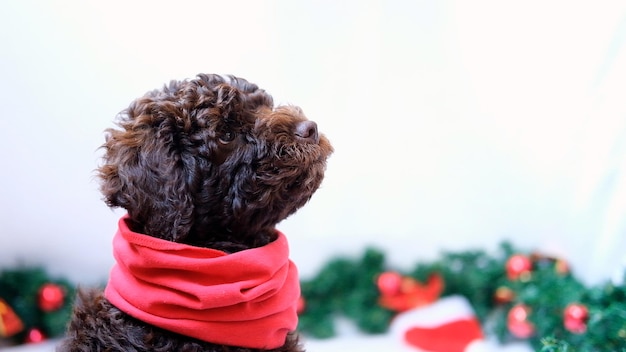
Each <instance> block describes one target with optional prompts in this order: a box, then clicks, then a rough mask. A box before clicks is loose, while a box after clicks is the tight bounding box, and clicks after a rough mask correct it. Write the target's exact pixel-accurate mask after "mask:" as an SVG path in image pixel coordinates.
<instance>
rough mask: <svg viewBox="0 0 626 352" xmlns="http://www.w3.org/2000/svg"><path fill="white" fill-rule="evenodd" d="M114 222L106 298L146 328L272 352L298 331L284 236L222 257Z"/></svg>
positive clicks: (296, 292) (296, 288) (294, 280)
mask: <svg viewBox="0 0 626 352" xmlns="http://www.w3.org/2000/svg"><path fill="white" fill-rule="evenodd" d="M127 219H128V216H125V217H123V218H122V219H120V221H119V230H118V231H117V234H116V235H115V238H114V239H113V251H114V256H115V259H116V260H117V265H115V266H114V267H113V269H112V270H111V275H110V278H109V282H108V284H107V287H106V289H105V297H106V298H107V299H108V300H109V301H110V302H111V303H112V304H113V305H115V306H116V307H117V308H119V309H120V310H122V311H123V312H125V313H127V314H129V315H130V316H133V317H135V318H137V319H139V320H141V321H144V322H146V323H148V324H151V325H154V326H158V327H160V328H163V329H166V330H169V331H173V332H176V333H179V334H182V335H186V336H191V337H194V338H197V339H199V340H203V341H207V342H211V343H216V344H222V345H231V346H239V347H247V348H262V349H272V348H277V347H280V346H282V345H283V344H284V343H285V338H286V335H287V333H288V332H289V331H293V330H295V328H296V325H297V324H298V316H297V314H296V303H297V300H298V297H299V296H300V285H299V282H298V273H297V269H296V267H295V265H294V264H293V263H292V262H291V261H290V260H289V247H288V245H287V239H286V237H285V235H283V234H282V233H280V232H278V231H277V232H278V238H277V239H276V240H275V241H274V242H271V243H269V244H267V245H265V246H263V247H259V248H253V249H248V250H244V251H241V252H236V253H232V254H227V253H225V252H222V251H218V250H215V249H210V248H202V247H194V246H190V245H185V244H181V243H175V242H170V241H166V240H162V239H158V238H155V237H151V236H147V235H143V234H140V233H136V232H133V231H131V230H130V229H129V228H128V225H127V223H126V220H127Z"/></svg>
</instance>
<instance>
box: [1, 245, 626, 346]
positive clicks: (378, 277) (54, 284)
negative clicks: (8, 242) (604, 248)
mask: <svg viewBox="0 0 626 352" xmlns="http://www.w3.org/2000/svg"><path fill="white" fill-rule="evenodd" d="M513 258H514V259H513ZM625 274H626V273H625ZM625 281H626V275H625V277H624V280H622V281H619V280H614V281H612V282H606V283H603V284H601V285H597V286H593V287H586V286H585V285H583V283H582V282H581V281H580V280H578V279H577V278H576V277H575V276H574V275H573V273H572V270H571V268H570V266H569V265H568V263H567V262H566V261H565V260H564V259H561V258H555V257H551V256H548V255H544V254H542V253H538V252H534V253H530V254H528V253H524V252H523V251H520V250H518V249H516V248H513V246H511V245H510V244H509V243H503V244H502V245H501V246H500V248H499V251H498V252H497V253H495V254H488V253H486V252H485V251H482V250H468V251H463V252H456V253H454V252H444V253H442V255H441V257H440V258H439V259H437V260H435V261H432V262H420V263H417V264H416V265H415V266H414V267H413V268H412V269H411V268H410V269H409V270H408V271H399V270H397V269H396V268H390V267H388V266H387V265H386V264H385V256H384V254H383V253H382V252H381V251H380V250H377V249H374V248H369V249H367V250H366V251H365V253H364V254H363V255H362V256H360V257H358V258H356V259H354V258H347V257H340V258H335V259H332V260H331V261H330V262H329V263H327V264H326V265H325V266H324V267H323V268H322V269H321V270H320V272H319V273H318V274H317V275H316V276H315V277H313V278H310V279H307V280H305V279H303V280H302V281H301V286H302V296H301V298H300V300H299V303H298V312H299V315H300V324H299V330H300V331H302V332H303V333H304V334H306V335H311V336H314V337H318V338H325V337H331V336H334V335H335V334H336V333H337V332H336V330H335V318H336V317H338V316H344V317H346V318H348V319H349V320H351V321H353V322H354V324H355V325H356V326H357V327H358V328H359V329H360V330H361V331H363V332H365V333H371V334H376V333H384V332H386V331H389V330H391V331H392V333H394V334H396V336H397V337H398V338H399V339H402V340H403V341H405V342H406V343H407V344H409V345H411V346H415V347H419V346H421V348H431V350H433V351H437V348H440V349H441V348H443V349H441V350H442V351H447V352H451V351H464V352H469V351H470V350H472V351H476V348H478V349H479V350H480V349H481V347H480V346H481V341H483V340H481V337H482V336H491V337H495V338H497V339H498V340H499V341H500V342H501V343H507V342H509V341H513V340H520V339H522V340H525V341H527V342H528V343H529V344H530V345H531V346H532V347H533V348H534V349H535V350H536V351H541V352H587V351H594V352H595V351H598V352H626V285H625V284H624V282H625ZM74 294H75V288H74V287H73V285H71V284H70V283H69V282H68V281H67V280H63V279H53V278H50V277H49V276H48V274H47V273H46V272H45V270H44V269H43V268H40V267H34V268H33V267H22V266H20V267H18V268H14V269H4V270H0V346H5V345H7V344H20V343H26V342H31V343H32V342H38V341H44V340H45V339H48V338H54V337H58V336H60V335H61V334H62V333H63V332H64V329H65V325H66V323H67V320H68V318H69V314H70V311H71V298H73V297H74ZM459 297H460V298H462V299H463V300H466V302H469V306H470V307H471V314H467V315H463V314H460V315H459V312H467V311H468V310H464V309H462V308H458V307H457V308H455V309H454V311H455V312H456V313H457V316H456V317H452V318H450V317H448V318H446V319H441V318H437V317H438V316H439V315H438V313H436V312H437V311H440V310H443V311H446V309H444V308H445V307H448V308H447V310H449V307H450V306H454V305H452V304H450V301H452V299H451V298H454V299H458V298H459ZM420 312H421V313H420ZM401 323H402V324H404V325H402V324H401ZM459 331H462V332H463V333H464V334H466V336H465V337H464V338H461V336H460V335H458V332H459ZM426 335H428V336H429V337H430V338H431V339H430V340H428V341H426V339H425V338H424V336H426ZM450 336H457V337H458V338H455V339H453V340H455V341H456V342H453V341H447V342H446V340H450V339H446V337H450ZM429 343H432V344H433V345H429ZM446 343H448V345H446ZM435 344H436V345H437V346H435ZM439 344H441V345H439ZM443 346H445V347H443Z"/></svg>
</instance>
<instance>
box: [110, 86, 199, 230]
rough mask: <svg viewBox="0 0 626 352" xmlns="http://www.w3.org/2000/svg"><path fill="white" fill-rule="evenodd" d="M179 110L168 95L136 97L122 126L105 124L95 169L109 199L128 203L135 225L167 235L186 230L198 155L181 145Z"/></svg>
mask: <svg viewBox="0 0 626 352" xmlns="http://www.w3.org/2000/svg"><path fill="white" fill-rule="evenodd" d="M180 113H181V112H180V109H178V108H177V107H176V106H175V105H174V104H173V103H172V102H169V101H155V100H153V99H150V98H143V99H139V100H137V101H135V102H134V103H133V104H131V106H130V107H129V108H128V109H127V110H126V112H125V113H124V114H122V115H120V121H119V123H118V124H119V126H120V127H121V129H109V130H107V137H106V142H105V144H104V145H103V148H104V149H105V155H104V157H103V161H104V162H103V164H102V165H101V166H100V168H99V169H98V172H99V176H100V179H101V181H102V183H101V191H102V193H103V195H104V199H105V202H106V203H107V205H109V206H111V207H121V208H124V209H126V210H127V211H128V213H129V215H130V218H131V220H132V221H133V223H134V224H135V226H137V227H140V228H139V229H136V230H140V231H142V232H143V233H145V234H148V235H151V236H154V237H160V238H164V239H167V240H171V241H180V240H181V239H183V238H184V237H185V236H186V235H187V234H188V233H189V231H190V228H191V226H192V221H193V217H192V215H193V211H194V203H193V199H192V196H191V193H190V189H191V187H192V183H193V182H194V175H195V169H196V160H195V158H194V157H193V156H192V155H190V154H189V153H185V152H184V148H182V147H181V146H180V143H181V141H180V140H179V137H178V135H179V134H178V132H177V130H178V126H177V125H176V124H177V120H178V122H179V123H180V118H179V115H180Z"/></svg>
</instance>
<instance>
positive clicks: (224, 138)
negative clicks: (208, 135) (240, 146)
mask: <svg viewBox="0 0 626 352" xmlns="http://www.w3.org/2000/svg"><path fill="white" fill-rule="evenodd" d="M219 139H220V143H222V144H228V143H230V142H232V141H233V140H234V139H235V133H234V132H224V133H222V135H221V136H220V138H219Z"/></svg>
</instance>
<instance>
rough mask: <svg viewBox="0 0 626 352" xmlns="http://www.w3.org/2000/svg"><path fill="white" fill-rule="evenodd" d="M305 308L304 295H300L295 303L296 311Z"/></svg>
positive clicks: (300, 311)
mask: <svg viewBox="0 0 626 352" xmlns="http://www.w3.org/2000/svg"><path fill="white" fill-rule="evenodd" d="M305 310H306V300H305V299H304V297H302V296H300V297H299V298H298V303H297V304H296V313H298V314H301V313H303V312H304V311H305Z"/></svg>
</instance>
